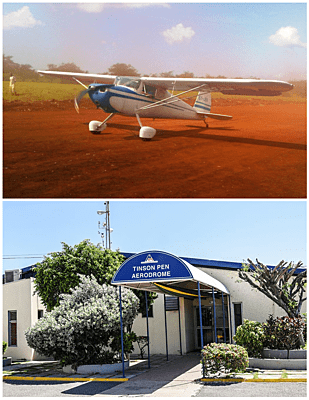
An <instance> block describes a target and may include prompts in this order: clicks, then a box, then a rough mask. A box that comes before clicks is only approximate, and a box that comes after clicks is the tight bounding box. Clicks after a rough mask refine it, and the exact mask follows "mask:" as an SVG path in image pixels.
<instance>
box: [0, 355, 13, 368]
mask: <svg viewBox="0 0 309 400" xmlns="http://www.w3.org/2000/svg"><path fill="white" fill-rule="evenodd" d="M8 365H12V357H5V358H3V359H2V367H7V366H8Z"/></svg>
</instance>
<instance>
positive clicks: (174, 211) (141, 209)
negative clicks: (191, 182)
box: [3, 200, 306, 270]
mask: <svg viewBox="0 0 309 400" xmlns="http://www.w3.org/2000/svg"><path fill="white" fill-rule="evenodd" d="M98 210H105V207H104V203H103V200H102V201H97V200H93V201H92V200H88V201H57V200H55V201H44V200H41V201H40V200H38V201H27V200H24V201H11V200H8V201H7V200H4V201H3V256H4V260H3V269H4V270H10V269H16V268H23V267H26V266H28V265H31V264H34V263H35V262H39V261H41V260H42V258H43V257H42V256H43V255H46V254H47V253H50V252H53V251H61V249H62V246H61V242H65V243H67V244H69V245H71V246H74V245H75V244H77V243H80V242H81V241H82V240H84V239H90V240H91V242H92V243H94V244H97V243H101V237H100V235H99V234H98V232H99V230H98V221H100V222H104V221H105V218H104V217H103V218H102V217H100V216H98V215H97V211H98ZM110 212H111V217H110V219H111V228H112V229H113V232H112V234H111V239H112V249H113V250H116V249H117V248H119V249H120V250H121V251H124V252H142V251H147V250H162V251H167V252H169V253H172V254H175V255H176V256H179V257H196V258H206V259H214V260H221V261H236V262H242V261H243V260H246V259H247V258H248V257H249V258H251V259H253V260H255V259H256V258H258V259H259V260H260V261H262V262H264V263H266V264H269V265H276V264H277V263H278V262H279V261H281V260H285V261H294V262H298V261H303V263H304V264H305V265H306V201H297V200H295V201H284V200H282V201H271V200H270V201H262V200H261V201H250V200H247V201H233V200H229V201H219V200H218V201H199V200H196V201H195V200H193V201H186V200H183V201H182V200H180V201H161V200H157V201H148V200H144V201H133V200H132V201H131V200H127V201H125V200H115V201H114V200H112V201H110ZM34 255H37V256H38V257H39V258H26V257H31V256H34Z"/></svg>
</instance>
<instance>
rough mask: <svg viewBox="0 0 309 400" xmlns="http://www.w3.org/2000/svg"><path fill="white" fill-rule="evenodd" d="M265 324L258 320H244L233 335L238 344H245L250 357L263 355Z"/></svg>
mask: <svg viewBox="0 0 309 400" xmlns="http://www.w3.org/2000/svg"><path fill="white" fill-rule="evenodd" d="M264 338H265V334H264V329H263V324H261V323H260V322H257V321H249V320H247V319H245V320H244V323H243V324H242V325H240V326H239V327H238V328H237V330H236V333H235V335H234V337H233V339H234V341H235V343H236V344H238V345H239V346H243V347H244V348H245V349H246V350H247V352H248V355H249V357H261V356H262V350H263V347H264V346H263V343H264Z"/></svg>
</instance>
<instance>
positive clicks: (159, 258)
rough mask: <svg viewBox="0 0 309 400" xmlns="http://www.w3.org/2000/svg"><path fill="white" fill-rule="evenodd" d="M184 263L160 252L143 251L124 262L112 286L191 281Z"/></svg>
mask: <svg viewBox="0 0 309 400" xmlns="http://www.w3.org/2000/svg"><path fill="white" fill-rule="evenodd" d="M192 277H193V276H192V273H191V271H190V269H189V268H188V266H187V265H186V263H185V261H183V260H182V259H181V258H178V257H176V256H174V255H172V254H169V253H165V252H162V251H156V250H154V251H145V252H142V253H138V254H136V255H134V256H132V257H130V258H129V259H128V260H126V261H125V262H124V263H123V264H122V265H121V266H120V268H119V269H118V271H117V272H116V274H115V275H114V277H113V280H112V284H114V285H118V284H123V283H132V282H134V283H137V282H158V281H171V280H182V279H192Z"/></svg>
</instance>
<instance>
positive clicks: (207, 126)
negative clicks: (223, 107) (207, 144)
mask: <svg viewBox="0 0 309 400" xmlns="http://www.w3.org/2000/svg"><path fill="white" fill-rule="evenodd" d="M204 123H205V126H206V129H208V128H209V125H208V124H207V122H206V121H204Z"/></svg>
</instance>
